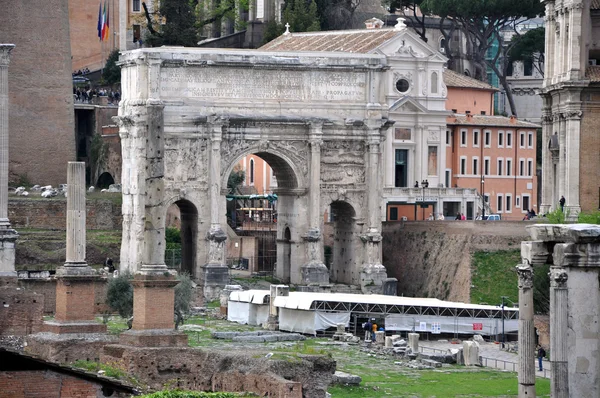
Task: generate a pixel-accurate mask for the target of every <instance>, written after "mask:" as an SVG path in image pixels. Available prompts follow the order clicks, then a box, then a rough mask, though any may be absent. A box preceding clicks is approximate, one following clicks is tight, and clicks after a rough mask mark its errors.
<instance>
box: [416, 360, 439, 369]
mask: <svg viewBox="0 0 600 398" xmlns="http://www.w3.org/2000/svg"><path fill="white" fill-rule="evenodd" d="M421 362H422V363H423V365H427V366H431V367H432V368H441V367H442V363H441V362H438V361H434V360H433V359H421Z"/></svg>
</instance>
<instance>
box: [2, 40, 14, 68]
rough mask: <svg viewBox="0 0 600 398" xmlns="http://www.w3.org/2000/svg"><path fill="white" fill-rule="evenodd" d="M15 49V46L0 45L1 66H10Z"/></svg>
mask: <svg viewBox="0 0 600 398" xmlns="http://www.w3.org/2000/svg"><path fill="white" fill-rule="evenodd" d="M13 48H15V45H14V44H0V66H8V64H9V63H10V52H11V51H12V49H13Z"/></svg>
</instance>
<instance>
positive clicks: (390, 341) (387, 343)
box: [385, 336, 394, 348]
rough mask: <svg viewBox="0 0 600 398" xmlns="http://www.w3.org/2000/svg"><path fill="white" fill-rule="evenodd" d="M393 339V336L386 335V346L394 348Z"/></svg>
mask: <svg viewBox="0 0 600 398" xmlns="http://www.w3.org/2000/svg"><path fill="white" fill-rule="evenodd" d="M393 341H394V340H392V336H386V337H385V348H393V347H394V344H393Z"/></svg>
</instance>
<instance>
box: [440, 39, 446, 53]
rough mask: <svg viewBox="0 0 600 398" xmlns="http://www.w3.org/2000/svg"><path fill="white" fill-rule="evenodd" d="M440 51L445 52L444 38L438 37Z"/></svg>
mask: <svg viewBox="0 0 600 398" xmlns="http://www.w3.org/2000/svg"><path fill="white" fill-rule="evenodd" d="M440 52H441V53H442V54H444V53H445V52H446V39H444V38H443V37H442V38H440Z"/></svg>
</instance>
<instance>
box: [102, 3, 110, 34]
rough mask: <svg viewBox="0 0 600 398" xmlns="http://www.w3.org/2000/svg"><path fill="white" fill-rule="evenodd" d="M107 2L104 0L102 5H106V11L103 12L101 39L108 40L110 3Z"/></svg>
mask: <svg viewBox="0 0 600 398" xmlns="http://www.w3.org/2000/svg"><path fill="white" fill-rule="evenodd" d="M106 3H107V2H106V1H105V2H104V6H105V7H106V10H105V11H106V12H105V16H104V27H103V29H102V40H103V41H104V40H108V39H109V37H108V30H109V24H108V23H109V21H110V3H108V4H106Z"/></svg>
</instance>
